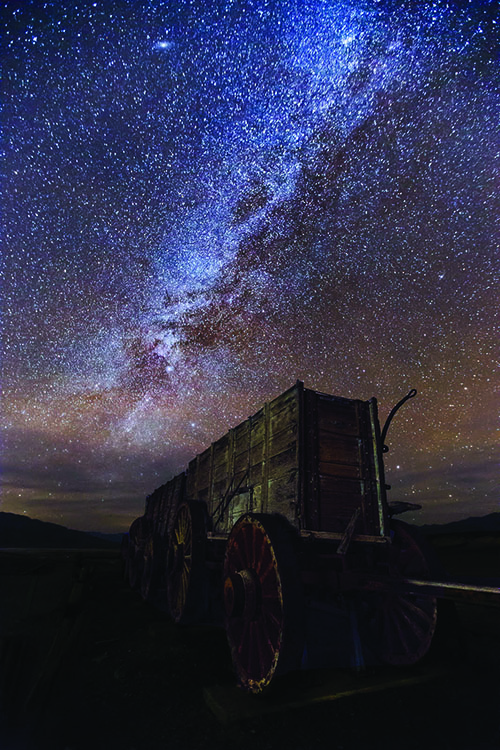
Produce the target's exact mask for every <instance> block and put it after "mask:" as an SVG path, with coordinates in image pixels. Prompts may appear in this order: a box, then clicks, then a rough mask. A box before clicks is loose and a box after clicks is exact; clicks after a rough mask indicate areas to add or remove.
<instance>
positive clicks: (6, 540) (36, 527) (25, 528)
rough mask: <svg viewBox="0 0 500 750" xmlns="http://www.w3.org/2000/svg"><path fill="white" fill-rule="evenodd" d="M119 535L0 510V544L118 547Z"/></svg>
mask: <svg viewBox="0 0 500 750" xmlns="http://www.w3.org/2000/svg"><path fill="white" fill-rule="evenodd" d="M120 539H121V535H116V534H99V535H94V534H89V533H86V532H85V531H75V530H74V529H67V528H66V527H65V526H59V524H57V523H48V522H47V521H38V520H37V519H35V518H29V517H28V516H20V515H17V514H16V513H3V512H0V548H6V547H22V548H26V547H33V548H43V549H109V548H110V547H118V546H119V544H120Z"/></svg>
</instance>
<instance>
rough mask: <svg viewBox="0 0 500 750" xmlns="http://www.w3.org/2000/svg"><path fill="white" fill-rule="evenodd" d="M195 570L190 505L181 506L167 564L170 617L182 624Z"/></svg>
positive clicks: (173, 531)
mask: <svg viewBox="0 0 500 750" xmlns="http://www.w3.org/2000/svg"><path fill="white" fill-rule="evenodd" d="M192 568H193V524H192V518H191V513H190V511H189V506H188V505H181V507H180V508H179V511H178V513H177V517H176V519H175V524H174V528H173V530H172V536H171V540H170V546H169V551H168V563H167V576H168V594H167V596H168V605H169V610H170V615H171V617H172V619H173V620H174V621H175V622H180V620H181V619H182V617H183V614H184V612H185V610H186V605H187V599H188V592H189V585H190V581H191V574H192Z"/></svg>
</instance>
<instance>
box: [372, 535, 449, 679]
mask: <svg viewBox="0 0 500 750" xmlns="http://www.w3.org/2000/svg"><path fill="white" fill-rule="evenodd" d="M391 537H392V544H391V550H390V568H391V571H392V575H394V576H395V577H397V578H398V579H401V578H403V579H404V578H419V579H426V578H427V579H428V578H430V573H431V570H430V562H429V560H428V557H427V556H426V554H425V553H424V551H423V549H422V547H421V545H420V544H419V542H418V541H417V539H416V538H415V533H414V532H412V530H411V527H410V526H408V525H407V524H405V523H403V522H402V521H392V522H391ZM360 609H361V616H360V629H361V630H362V633H361V636H362V640H365V639H366V645H367V646H369V647H370V648H371V650H372V651H373V653H375V654H376V655H377V656H378V658H379V659H380V660H382V661H383V662H385V663H386V664H395V665H401V666H404V665H411V664H415V663H416V662H418V661H419V660H420V659H422V658H423V657H424V656H425V655H426V654H427V652H428V651H429V648H430V646H431V643H432V639H433V636H434V633H435V630H436V625H437V600H436V598H434V597H424V596H418V595H415V594H404V593H393V592H383V593H382V592H380V593H377V594H366V595H363V599H362V602H361V607H360Z"/></svg>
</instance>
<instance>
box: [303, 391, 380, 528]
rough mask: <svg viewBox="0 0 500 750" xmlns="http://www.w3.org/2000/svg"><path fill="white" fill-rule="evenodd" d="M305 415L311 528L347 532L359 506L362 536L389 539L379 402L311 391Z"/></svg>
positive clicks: (306, 510) (307, 502)
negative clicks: (380, 447)
mask: <svg viewBox="0 0 500 750" xmlns="http://www.w3.org/2000/svg"><path fill="white" fill-rule="evenodd" d="M372 401H373V400H372ZM304 413H305V430H304V433H305V472H306V478H305V495H304V503H305V508H304V515H305V524H306V526H307V528H309V529H311V530H318V531H328V532H337V533H344V532H345V530H346V528H347V525H348V523H349V521H350V519H351V518H352V517H353V515H354V513H355V512H356V511H357V509H358V508H359V509H360V515H359V518H358V522H357V526H356V533H358V534H365V535H383V534H384V529H385V515H384V508H385V484H384V480H383V469H382V467H381V458H380V455H379V451H380V449H379V441H378V431H377V430H378V418H377V414H376V404H374V403H372V402H365V401H358V400H350V399H343V398H337V397H333V396H327V395H326V394H322V393H317V392H315V391H306V392H305V408H304Z"/></svg>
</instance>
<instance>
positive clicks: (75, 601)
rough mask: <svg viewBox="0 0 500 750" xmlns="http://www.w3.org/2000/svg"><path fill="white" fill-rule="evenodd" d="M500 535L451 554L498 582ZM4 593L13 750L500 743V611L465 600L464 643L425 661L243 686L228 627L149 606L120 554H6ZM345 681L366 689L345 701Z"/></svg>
mask: <svg viewBox="0 0 500 750" xmlns="http://www.w3.org/2000/svg"><path fill="white" fill-rule="evenodd" d="M457 539H458V537H457ZM490 542H491V543H490V546H489V547H488V548H487V549H486V547H485V545H484V543H481V542H479V541H478V542H476V544H475V547H474V544H473V545H472V549H470V544H469V548H468V547H467V545H466V544H465V543H464V544H462V546H460V544H458V545H457V544H454V545H450V544H448V547H447V546H446V543H445V544H444V546H443V545H442V544H441V551H443V550H444V552H443V554H444V556H445V557H447V562H449V563H450V562H451V564H452V566H455V568H457V570H458V569H460V568H463V570H458V572H462V574H465V573H470V574H473V573H476V574H477V573H482V574H483V577H484V576H485V574H486V573H489V574H491V575H489V576H488V582H489V583H491V582H492V577H494V576H497V577H498V578H500V571H499V570H498V565H499V564H500V555H498V538H497V539H495V540H490ZM495 560H496V561H497V569H496V570H495V569H494V568H493V563H494V561H495ZM0 596H1V601H2V603H3V612H2V626H1V627H2V629H1V633H0V635H1V652H0V658H1V667H2V672H1V678H2V698H3V701H2V715H1V727H0V732H1V734H0V748H1V749H2V750H114V749H115V748H116V749H117V750H118V748H120V750H156V749H157V748H158V749H159V748H162V749H163V748H168V750H176V749H179V750H191V748H192V749H193V750H194V749H195V748H199V749H200V750H202V749H205V748H218V749H220V750H224V749H225V748H227V749H228V750H229V748H231V750H234V748H235V747H238V748H241V750H247V749H248V750H250V748H251V749H252V750H254V749H255V748H258V749H259V750H266V749H268V748H269V749H270V748H278V747H286V748H287V750H300V749H302V750H306V749H308V748H325V749H326V748H328V750H332V749H335V748H336V749H337V750H350V749H354V748H363V750H370V749H371V748H373V749H374V750H375V749H376V748H384V750H392V749H394V750H395V749H396V748H398V750H400V749H401V748H405V750H417V749H420V748H424V747H425V748H426V750H427V749H429V748H436V749H437V748H439V750H446V749H447V748H449V749H450V750H451V749H452V748H453V750H493V748H500V715H499V711H498V707H499V705H500V680H499V679H498V673H499V669H498V668H499V666H500V609H493V608H489V607H484V606H477V605H475V606H473V605H460V606H459V607H458V610H457V617H458V624H459V626H460V627H459V629H458V630H457V628H456V627H455V626H453V628H452V629H451V630H450V633H449V639H448V640H449V643H448V645H449V648H442V649H441V650H439V649H437V650H436V652H435V653H434V654H433V656H432V657H431V658H430V659H429V660H428V661H427V662H426V663H424V664H423V665H419V666H418V667H414V668H412V669H409V670H403V671H397V670H396V671H395V670H386V671H384V670H383V669H382V668H381V669H377V668H375V669H369V670H367V671H366V672H365V673H362V674H359V675H357V674H353V673H352V672H350V671H349V670H338V669H337V670H335V669H333V668H328V669H323V670H314V671H303V672H300V673H297V674H294V675H288V676H284V677H283V678H280V679H278V680H276V682H275V683H274V684H273V685H272V686H271V688H272V689H271V691H270V694H269V695H263V696H246V695H245V696H242V695H240V694H239V693H238V691H237V689H236V688H235V686H234V679H233V675H232V669H231V663H230V658H229V654H228V649H227V646H226V641H225V635H224V632H223V631H222V630H219V629H217V628H214V627H211V626H190V627H179V626H176V625H174V624H173V623H172V622H171V621H170V619H169V618H168V617H167V615H166V614H165V613H162V612H160V611H158V610H157V609H155V608H154V607H152V606H150V605H148V604H146V603H144V602H143V601H142V600H141V598H140V596H139V594H138V593H137V592H134V591H131V590H130V589H129V588H128V586H127V585H126V584H125V583H124V582H123V579H122V575H121V562H120V559H119V553H118V552H116V551H114V550H110V551H109V552H108V551H88V552H86V551H67V552H66V551H62V550H55V551H45V550H38V551H37V550H25V551H12V550H11V551H8V550H4V551H1V552H0ZM447 637H448V634H447V633H446V632H445V637H444V643H445V645H446V640H447ZM396 683H397V684H396ZM342 685H344V686H346V687H349V686H353V685H354V686H355V688H356V689H357V688H359V692H357V693H355V694H353V695H352V694H351V695H347V696H345V697H342V698H340V699H336V700H334V699H332V694H333V693H334V691H335V690H337V691H338V690H339V689H340V688H341V686H342ZM374 685H376V686H378V687H379V690H378V691H377V692H372V688H373V686H374ZM339 686H340V688H339ZM363 690H365V691H368V692H362V691H363ZM345 692H349V691H348V690H346V691H345ZM327 697H329V699H328V700H325V698H327ZM318 701H319V702H318Z"/></svg>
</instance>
